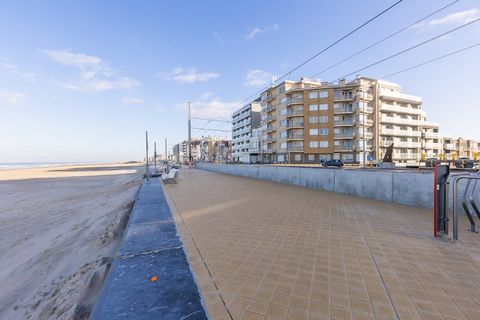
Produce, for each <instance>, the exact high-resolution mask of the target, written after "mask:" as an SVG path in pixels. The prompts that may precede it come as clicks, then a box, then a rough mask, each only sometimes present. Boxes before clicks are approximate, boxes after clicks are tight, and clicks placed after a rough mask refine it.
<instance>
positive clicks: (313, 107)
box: [308, 104, 318, 111]
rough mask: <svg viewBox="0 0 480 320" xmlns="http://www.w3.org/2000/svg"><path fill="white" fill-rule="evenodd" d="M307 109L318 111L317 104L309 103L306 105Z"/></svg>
mask: <svg viewBox="0 0 480 320" xmlns="http://www.w3.org/2000/svg"><path fill="white" fill-rule="evenodd" d="M308 110H310V111H318V104H311V105H309V106H308Z"/></svg>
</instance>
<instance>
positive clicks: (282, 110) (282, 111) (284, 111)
mask: <svg viewBox="0 0 480 320" xmlns="http://www.w3.org/2000/svg"><path fill="white" fill-rule="evenodd" d="M280 114H281V115H282V116H284V115H286V114H287V109H286V108H283V109H280Z"/></svg>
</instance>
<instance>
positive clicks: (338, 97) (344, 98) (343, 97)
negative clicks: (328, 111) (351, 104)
mask: <svg viewBox="0 0 480 320" xmlns="http://www.w3.org/2000/svg"><path fill="white" fill-rule="evenodd" d="M354 99H355V95H354V94H339V93H334V95H333V100H335V101H349V100H354Z"/></svg>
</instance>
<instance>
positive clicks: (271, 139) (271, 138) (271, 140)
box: [267, 137, 276, 143]
mask: <svg viewBox="0 0 480 320" xmlns="http://www.w3.org/2000/svg"><path fill="white" fill-rule="evenodd" d="M275 141H276V139H275V137H267V143H273V142H275Z"/></svg>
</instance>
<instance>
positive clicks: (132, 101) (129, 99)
mask: <svg viewBox="0 0 480 320" xmlns="http://www.w3.org/2000/svg"><path fill="white" fill-rule="evenodd" d="M123 103H124V104H128V105H133V104H143V103H145V100H144V99H142V98H138V97H125V98H123Z"/></svg>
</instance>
